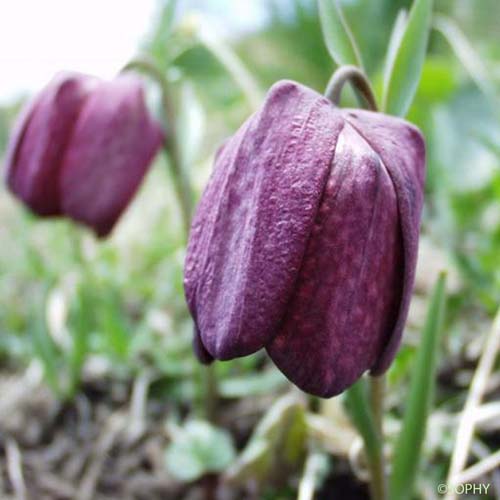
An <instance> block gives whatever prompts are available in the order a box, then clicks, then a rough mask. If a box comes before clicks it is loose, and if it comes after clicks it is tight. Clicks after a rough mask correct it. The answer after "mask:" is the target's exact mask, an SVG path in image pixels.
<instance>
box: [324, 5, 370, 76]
mask: <svg viewBox="0 0 500 500" xmlns="http://www.w3.org/2000/svg"><path fill="white" fill-rule="evenodd" d="M318 8H319V17H320V21H321V28H322V31H323V38H324V40H325V44H326V47H327V49H328V52H330V55H331V56H332V59H333V60H334V61H335V62H336V63H337V64H338V65H339V66H341V65H344V64H353V65H354V66H358V67H359V68H363V62H362V60H361V55H360V52H359V49H358V47H357V45H356V41H355V40H354V36H353V34H352V32H351V30H350V28H349V26H348V24H347V21H346V19H345V17H344V14H343V13H342V10H341V8H340V5H339V3H338V1H337V0H318Z"/></svg>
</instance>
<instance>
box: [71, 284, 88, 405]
mask: <svg viewBox="0 0 500 500" xmlns="http://www.w3.org/2000/svg"><path fill="white" fill-rule="evenodd" d="M93 306H94V304H93V303H92V301H91V296H90V293H89V291H88V290H87V288H86V287H85V283H80V284H78V286H77V287H76V290H75V303H74V308H73V314H72V315H71V317H70V322H69V331H70V334H71V341H72V343H71V349H70V352H69V355H68V368H69V380H68V382H69V385H68V388H67V396H68V397H71V396H73V395H74V393H75V391H76V389H77V388H78V386H79V385H80V379H81V373H82V368H83V365H84V363H85V360H86V359H87V354H88V352H89V338H90V334H91V331H92V326H93V325H92V322H91V317H92V316H91V315H89V311H92V310H93Z"/></svg>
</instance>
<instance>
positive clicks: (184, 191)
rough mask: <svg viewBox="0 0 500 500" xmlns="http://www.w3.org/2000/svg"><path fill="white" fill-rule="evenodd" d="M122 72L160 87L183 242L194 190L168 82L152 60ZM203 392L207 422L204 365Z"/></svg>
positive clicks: (208, 375) (213, 406) (211, 387)
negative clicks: (139, 75)
mask: <svg viewBox="0 0 500 500" xmlns="http://www.w3.org/2000/svg"><path fill="white" fill-rule="evenodd" d="M122 71H138V72H141V73H145V74H147V75H148V76H149V77H151V78H152V79H153V80H154V81H155V82H156V83H157V84H158V85H159V87H160V90H161V96H162V104H163V113H164V117H163V118H164V120H163V121H164V126H165V141H164V144H163V149H164V151H165V153H166V154H167V156H168V158H169V160H170V161H169V164H170V168H171V171H172V177H173V181H174V186H175V191H176V194H177V199H178V201H179V206H180V209H181V212H182V217H183V222H184V229H185V234H186V239H187V236H188V234H189V229H190V227H191V218H192V215H193V208H194V198H193V190H192V187H191V183H190V181H189V178H188V176H187V174H186V172H185V169H184V165H183V162H182V158H181V155H180V149H179V137H178V136H177V131H176V129H175V123H176V120H175V118H176V114H175V108H174V105H173V102H172V98H171V94H170V88H169V82H168V80H167V78H166V77H165V75H164V74H163V72H162V71H161V70H160V69H159V68H158V66H156V64H155V63H154V61H152V60H151V59H149V58H146V57H141V58H137V59H133V60H132V61H130V62H129V63H128V64H127V65H126V66H125V67H124V68H123V70H122ZM201 383H202V386H203V393H204V401H203V405H204V412H205V417H206V418H207V420H211V421H213V420H215V418H216V411H217V398H218V388H217V377H216V373H215V368H214V366H213V365H208V366H205V367H204V369H203V373H202V380H201Z"/></svg>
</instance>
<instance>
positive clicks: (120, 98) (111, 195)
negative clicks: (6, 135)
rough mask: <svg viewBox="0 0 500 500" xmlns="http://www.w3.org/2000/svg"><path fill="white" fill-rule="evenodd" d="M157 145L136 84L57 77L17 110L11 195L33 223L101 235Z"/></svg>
mask: <svg viewBox="0 0 500 500" xmlns="http://www.w3.org/2000/svg"><path fill="white" fill-rule="evenodd" d="M162 140H163V133H162V131H161V127H160V125H159V124H158V123H157V122H156V121H155V120H154V119H153V118H152V117H151V116H150V115H149V113H148V110H147V108H146V105H145V102H144V92H143V88H142V84H141V81H140V80H139V79H138V78H137V77H135V76H132V75H121V76H118V77H117V78H115V79H114V80H112V81H110V82H105V81H101V80H99V79H97V78H94V77H92V76H87V75H82V74H76V73H62V74H59V75H57V76H56V77H55V78H54V79H53V80H52V81H51V82H50V83H49V84H48V85H47V86H46V87H45V88H44V89H43V90H42V91H41V92H40V94H38V95H37V96H36V97H35V99H34V100H33V101H31V102H30V103H29V104H28V105H27V106H26V107H25V109H24V110H23V111H22V113H21V115H20V117H19V119H18V122H17V125H16V128H15V130H14V133H13V135H12V137H11V140H10V143H9V147H8V150H7V158H6V179H7V184H8V186H9V188H10V190H11V191H12V192H13V193H14V194H15V195H16V196H17V197H18V198H20V199H21V200H22V201H23V202H24V203H25V204H26V205H27V206H28V207H29V208H30V209H31V210H32V211H33V212H34V213H36V214H37V215H40V216H67V217H70V218H72V219H74V220H76V221H78V222H81V223H83V224H86V225H87V226H89V227H91V228H92V229H93V230H94V231H95V233H96V234H97V235H98V236H99V237H104V236H107V235H108V234H109V233H110V232H111V230H112V228H113V226H114V224H115V223H116V221H117V220H118V218H119V217H120V215H121V214H122V212H123V211H124V210H125V208H126V207H127V205H128V203H129V202H130V200H131V198H132V197H133V195H134V194H135V192H136V190H137V188H138V187H139V185H140V183H141V181H142V179H143V177H144V175H145V174H146V172H147V169H148V167H149V165H150V164H151V162H152V160H153V158H154V156H155V154H156V153H157V151H158V149H159V147H160V145H161V143H162Z"/></svg>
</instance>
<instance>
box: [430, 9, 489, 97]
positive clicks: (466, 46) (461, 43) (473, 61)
mask: <svg viewBox="0 0 500 500" xmlns="http://www.w3.org/2000/svg"><path fill="white" fill-rule="evenodd" d="M433 27H434V29H436V30H437V31H439V32H440V33H441V34H442V35H443V36H444V38H445V39H446V40H447V42H448V43H449V44H450V46H451V48H452V49H453V51H454V52H455V54H456V56H457V58H458V59H459V61H460V62H461V63H462V65H463V67H464V68H465V69H466V70H467V72H468V73H469V76H470V77H471V79H472V80H473V81H474V82H475V84H476V85H477V86H478V88H479V89H480V90H481V91H482V92H483V93H484V94H485V95H486V97H488V98H490V99H491V100H492V101H496V91H495V87H494V85H493V84H492V82H491V78H490V75H489V74H488V70H487V69H486V67H485V66H484V64H483V63H482V61H481V57H480V56H479V54H477V52H476V51H475V50H474V48H473V46H472V45H471V44H470V42H469V40H468V39H467V37H466V36H465V35H464V33H463V32H462V31H461V30H460V28H459V27H458V26H457V24H456V23H455V22H454V21H453V20H452V19H450V18H448V17H446V16H443V15H436V16H435V17H434V22H433Z"/></svg>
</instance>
